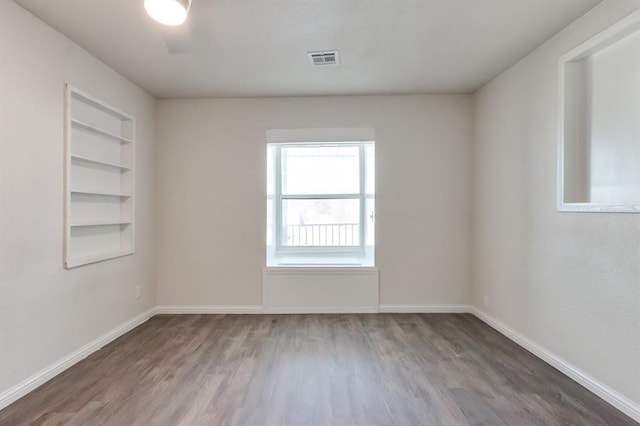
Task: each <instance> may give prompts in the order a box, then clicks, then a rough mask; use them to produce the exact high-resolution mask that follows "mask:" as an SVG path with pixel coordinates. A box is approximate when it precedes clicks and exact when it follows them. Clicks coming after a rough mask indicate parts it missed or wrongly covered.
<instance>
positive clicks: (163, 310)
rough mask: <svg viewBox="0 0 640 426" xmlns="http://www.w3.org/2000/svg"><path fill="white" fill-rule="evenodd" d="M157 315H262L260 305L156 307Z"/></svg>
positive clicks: (262, 311) (262, 310) (262, 309)
mask: <svg viewBox="0 0 640 426" xmlns="http://www.w3.org/2000/svg"><path fill="white" fill-rule="evenodd" d="M156 313H158V314H262V313H264V308H263V307H262V306H260V305H246V306H233V305H183V306H180V305H163V306H158V307H156Z"/></svg>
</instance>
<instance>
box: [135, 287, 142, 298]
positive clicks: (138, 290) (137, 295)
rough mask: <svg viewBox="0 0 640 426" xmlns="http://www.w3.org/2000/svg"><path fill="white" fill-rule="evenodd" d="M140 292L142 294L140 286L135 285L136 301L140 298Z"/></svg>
mask: <svg viewBox="0 0 640 426" xmlns="http://www.w3.org/2000/svg"><path fill="white" fill-rule="evenodd" d="M141 292H142V291H141V289H140V286H139V285H137V286H136V299H139V298H140V293H141Z"/></svg>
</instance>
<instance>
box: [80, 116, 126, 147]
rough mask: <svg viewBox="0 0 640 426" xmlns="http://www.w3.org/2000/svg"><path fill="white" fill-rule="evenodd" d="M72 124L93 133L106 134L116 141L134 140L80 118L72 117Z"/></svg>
mask: <svg viewBox="0 0 640 426" xmlns="http://www.w3.org/2000/svg"><path fill="white" fill-rule="evenodd" d="M71 125H72V126H73V127H76V128H80V129H83V130H86V131H89V132H91V133H95V134H97V135H101V136H105V137H107V138H111V139H113V140H116V141H119V142H122V143H131V142H133V140H131V139H129V138H125V137H124V136H121V135H117V134H115V133H112V132H109V131H107V130H103V129H101V128H99V127H96V126H93V125H91V124H88V123H85V122H82V121H80V120H76V119H74V118H72V119H71Z"/></svg>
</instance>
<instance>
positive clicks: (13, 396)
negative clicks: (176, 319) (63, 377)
mask: <svg viewBox="0 0 640 426" xmlns="http://www.w3.org/2000/svg"><path fill="white" fill-rule="evenodd" d="M155 314H156V308H151V309H149V310H148V311H146V312H143V313H142V314H140V315H138V316H136V317H135V318H133V319H131V320H129V321H127V322H125V323H124V324H122V325H120V326H118V327H116V328H114V329H113V330H111V331H108V332H107V333H105V334H103V335H102V336H100V337H98V338H97V339H95V340H93V341H92V342H90V343H88V344H87V345H85V346H83V347H81V348H80V349H78V350H77V351H74V352H72V353H71V354H69V355H67V356H66V357H64V358H62V359H61V360H59V361H57V362H54V363H53V364H51V365H49V366H48V367H46V368H44V369H43V370H40V371H39V372H37V373H36V374H34V375H32V376H31V377H29V378H27V379H26V380H23V381H22V382H20V383H18V384H17V385H15V386H13V387H11V388H9V389H8V390H6V391H5V392H2V393H0V410H2V409H3V408H5V407H7V406H8V405H9V404H11V403H13V402H15V401H17V400H18V399H20V398H22V397H23V396H25V395H26V394H28V393H29V392H31V391H33V390H34V389H36V388H37V387H39V386H41V385H43V384H44V383H46V382H48V381H49V380H51V379H53V378H54V377H55V376H57V375H58V374H60V373H62V372H63V371H65V370H67V369H69V368H70V367H72V366H73V365H75V364H76V363H78V362H79V361H82V360H83V359H85V358H86V357H88V356H89V355H91V354H92V353H94V352H96V351H98V350H100V349H101V348H102V347H103V346H105V345H107V344H109V343H111V342H112V341H114V340H115V339H117V338H118V337H120V336H122V335H123V334H125V333H128V332H129V331H131V330H133V329H134V328H136V327H137V326H139V325H141V324H143V323H145V322H146V321H147V320H149V318H151V317H153V316H154V315H155Z"/></svg>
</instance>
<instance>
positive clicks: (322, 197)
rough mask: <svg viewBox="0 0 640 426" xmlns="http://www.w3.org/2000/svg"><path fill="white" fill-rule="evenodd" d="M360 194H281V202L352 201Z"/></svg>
mask: <svg viewBox="0 0 640 426" xmlns="http://www.w3.org/2000/svg"><path fill="white" fill-rule="evenodd" d="M361 196H362V194H295V195H287V194H281V195H280V197H281V198H282V199H283V200H353V199H358V198H360V197H361Z"/></svg>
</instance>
